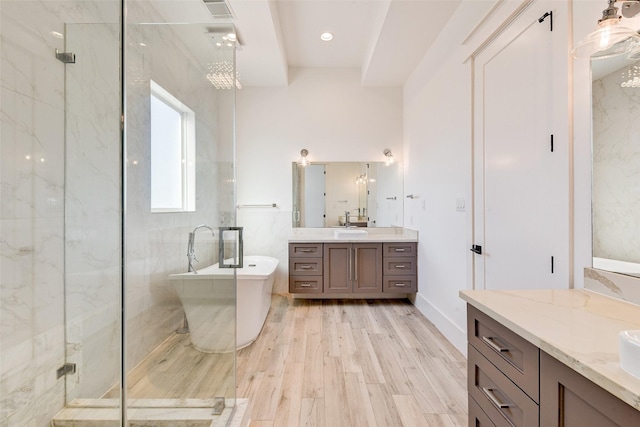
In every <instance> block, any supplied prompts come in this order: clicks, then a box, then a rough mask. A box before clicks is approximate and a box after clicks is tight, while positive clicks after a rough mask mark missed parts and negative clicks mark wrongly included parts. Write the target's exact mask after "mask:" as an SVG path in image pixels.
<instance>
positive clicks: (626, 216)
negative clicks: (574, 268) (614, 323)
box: [591, 56, 640, 277]
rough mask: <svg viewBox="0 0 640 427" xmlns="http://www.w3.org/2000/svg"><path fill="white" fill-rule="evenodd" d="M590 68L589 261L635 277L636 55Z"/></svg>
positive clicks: (639, 239)
mask: <svg viewBox="0 0 640 427" xmlns="http://www.w3.org/2000/svg"><path fill="white" fill-rule="evenodd" d="M591 70H592V80H593V84H592V101H593V105H592V126H593V142H592V143H593V150H592V151H593V191H592V194H593V196H592V197H593V201H592V222H593V224H592V225H593V267H594V268H598V269H602V270H607V271H613V272H616V273H623V274H628V275H634V276H638V277H640V61H629V60H628V59H626V58H625V57H624V56H622V57H617V58H609V59H603V60H598V61H592V62H591Z"/></svg>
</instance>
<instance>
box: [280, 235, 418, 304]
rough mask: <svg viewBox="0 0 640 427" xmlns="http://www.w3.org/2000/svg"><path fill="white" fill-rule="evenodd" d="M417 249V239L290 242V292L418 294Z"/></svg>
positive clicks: (347, 294)
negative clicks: (401, 240) (383, 241)
mask: <svg viewBox="0 0 640 427" xmlns="http://www.w3.org/2000/svg"><path fill="white" fill-rule="evenodd" d="M416 250H417V244H416V243H414V242H385V243H380V242H371V243H369V242H362V243H360V242H344V243H333V242H330V243H329V242H327V243H298V242H296V243H289V292H291V293H297V294H328V295H331V294H335V295H340V296H341V297H345V296H347V297H348V296H349V294H353V295H354V296H357V295H358V294H366V293H369V294H376V293H389V294H394V293H396V294H407V293H415V292H417V283H418V280H417V279H418V277H417V257H416Z"/></svg>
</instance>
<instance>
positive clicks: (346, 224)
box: [344, 211, 351, 228]
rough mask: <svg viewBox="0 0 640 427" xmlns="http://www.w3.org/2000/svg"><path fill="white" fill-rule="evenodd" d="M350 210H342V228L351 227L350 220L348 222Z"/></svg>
mask: <svg viewBox="0 0 640 427" xmlns="http://www.w3.org/2000/svg"><path fill="white" fill-rule="evenodd" d="M350 213H351V212H350V211H344V228H349V227H351V222H349V215H350Z"/></svg>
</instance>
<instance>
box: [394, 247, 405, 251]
mask: <svg viewBox="0 0 640 427" xmlns="http://www.w3.org/2000/svg"><path fill="white" fill-rule="evenodd" d="M394 250H395V251H396V252H404V248H395V249H394Z"/></svg>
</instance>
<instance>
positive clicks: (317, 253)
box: [289, 243, 322, 258]
mask: <svg viewBox="0 0 640 427" xmlns="http://www.w3.org/2000/svg"><path fill="white" fill-rule="evenodd" d="M289 256H290V257H297V258H303V257H321V256H322V243H289Z"/></svg>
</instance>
